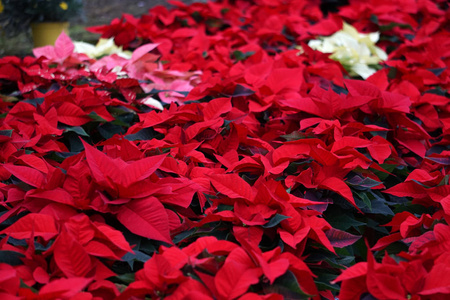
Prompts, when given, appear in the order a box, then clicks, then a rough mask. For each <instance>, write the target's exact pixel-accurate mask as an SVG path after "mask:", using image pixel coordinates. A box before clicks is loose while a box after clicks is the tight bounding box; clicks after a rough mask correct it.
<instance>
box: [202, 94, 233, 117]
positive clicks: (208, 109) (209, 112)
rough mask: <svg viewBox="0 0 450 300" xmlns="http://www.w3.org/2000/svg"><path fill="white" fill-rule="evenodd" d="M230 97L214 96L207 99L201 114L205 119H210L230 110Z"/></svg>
mask: <svg viewBox="0 0 450 300" xmlns="http://www.w3.org/2000/svg"><path fill="white" fill-rule="evenodd" d="M231 108H232V107H231V99H230V98H216V99H213V100H211V101H209V102H208V103H207V104H206V105H205V106H204V107H203V110H202V112H203V115H204V116H205V120H212V119H216V118H218V117H219V116H220V115H221V114H224V113H227V112H229V111H230V110H231Z"/></svg>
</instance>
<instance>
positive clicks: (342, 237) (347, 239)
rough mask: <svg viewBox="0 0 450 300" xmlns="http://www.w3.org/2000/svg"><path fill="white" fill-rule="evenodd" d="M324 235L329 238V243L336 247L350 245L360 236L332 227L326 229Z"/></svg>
mask: <svg viewBox="0 0 450 300" xmlns="http://www.w3.org/2000/svg"><path fill="white" fill-rule="evenodd" d="M325 235H326V236H327V238H328V239H329V240H330V243H331V245H332V246H333V247H337V248H344V247H347V246H350V245H352V244H353V243H355V242H356V241H357V240H359V239H360V238H361V236H357V235H353V234H350V233H348V232H345V231H342V230H338V229H334V228H330V229H329V230H327V231H326V232H325Z"/></svg>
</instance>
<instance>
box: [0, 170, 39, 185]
mask: <svg viewBox="0 0 450 300" xmlns="http://www.w3.org/2000/svg"><path fill="white" fill-rule="evenodd" d="M3 167H4V168H5V169H6V170H7V171H9V172H10V173H11V174H13V175H14V176H16V177H17V178H19V179H20V180H22V181H23V182H25V183H27V184H29V185H31V186H34V187H37V188H40V187H42V186H43V184H44V183H45V176H44V174H42V172H40V171H38V170H36V169H34V168H30V167H25V166H17V165H13V164H4V165H3Z"/></svg>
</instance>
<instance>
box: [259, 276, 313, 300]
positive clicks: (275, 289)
mask: <svg viewBox="0 0 450 300" xmlns="http://www.w3.org/2000/svg"><path fill="white" fill-rule="evenodd" d="M264 291H265V292H266V293H277V294H280V295H282V296H283V297H284V299H310V298H311V297H313V296H314V295H308V294H306V293H305V292H303V291H302V290H301V288H300V285H299V283H298V281H297V278H296V277H295V275H294V273H292V272H291V271H289V270H288V271H287V272H286V273H285V274H283V275H281V276H280V277H278V278H277V279H275V281H274V283H273V284H272V285H270V286H265V287H264Z"/></svg>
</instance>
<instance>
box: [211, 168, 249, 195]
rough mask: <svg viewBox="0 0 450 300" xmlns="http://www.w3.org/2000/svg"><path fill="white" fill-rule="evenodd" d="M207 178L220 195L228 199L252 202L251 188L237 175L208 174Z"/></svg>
mask: <svg viewBox="0 0 450 300" xmlns="http://www.w3.org/2000/svg"><path fill="white" fill-rule="evenodd" d="M209 178H210V179H211V183H212V184H213V185H214V187H215V188H216V189H217V191H219V192H220V193H222V194H224V195H226V196H228V197H230V198H243V199H247V200H253V193H252V188H251V186H250V185H249V184H248V183H247V182H245V181H244V179H242V178H241V177H239V176H238V175H237V174H210V175H209Z"/></svg>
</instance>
